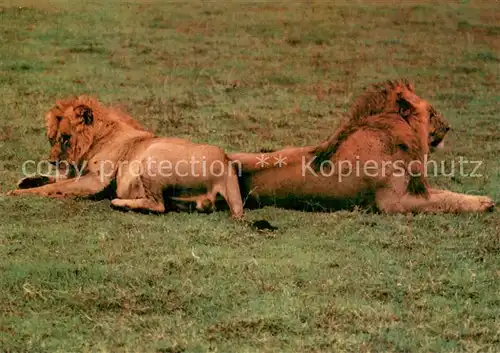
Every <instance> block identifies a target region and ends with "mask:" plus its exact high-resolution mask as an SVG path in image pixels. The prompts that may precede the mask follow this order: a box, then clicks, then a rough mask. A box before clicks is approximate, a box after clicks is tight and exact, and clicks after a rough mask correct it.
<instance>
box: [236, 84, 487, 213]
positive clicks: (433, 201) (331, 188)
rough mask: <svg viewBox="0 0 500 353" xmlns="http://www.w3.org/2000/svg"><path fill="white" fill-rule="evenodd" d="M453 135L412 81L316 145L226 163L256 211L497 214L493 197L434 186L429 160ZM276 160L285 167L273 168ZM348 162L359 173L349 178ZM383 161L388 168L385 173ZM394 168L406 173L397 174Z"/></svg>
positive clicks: (376, 92)
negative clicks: (234, 168) (236, 165)
mask: <svg viewBox="0 0 500 353" xmlns="http://www.w3.org/2000/svg"><path fill="white" fill-rule="evenodd" d="M448 130H449V124H448V123H447V122H446V120H445V119H444V118H443V117H442V116H441V115H439V114H438V113H437V112H436V111H435V109H434V108H433V107H432V106H431V105H430V104H429V103H428V102H427V101H425V100H423V99H421V98H420V97H418V96H417V95H416V94H415V92H414V89H413V86H412V85H411V84H410V83H409V82H408V81H407V80H399V81H390V82H386V83H384V84H380V85H375V86H374V88H372V89H370V90H368V91H367V92H366V93H365V94H363V95H362V96H361V97H360V98H359V99H358V100H357V101H356V103H355V104H354V105H353V108H352V110H351V116H350V119H348V120H346V121H345V122H343V124H342V125H341V126H340V127H339V128H338V129H337V131H336V132H335V133H334V134H333V135H332V136H331V137H330V138H328V139H327V140H326V141H324V142H322V143H321V144H319V145H317V146H306V147H297V148H293V147H291V148H285V149H282V150H278V151H274V152H270V153H234V154H230V155H229V157H230V158H231V159H232V160H235V161H239V162H240V164H241V166H242V171H243V173H244V174H243V176H242V178H241V179H240V188H241V189H242V191H243V198H244V199H245V200H247V202H249V201H256V203H257V204H259V205H266V204H271V205H278V206H283V207H287V208H297V207H305V206H311V205H312V204H316V205H317V207H316V208H317V209H339V208H346V207H349V208H351V207H355V206H371V207H375V208H376V209H378V210H380V211H382V212H387V213H406V212H427V213H440V212H483V211H488V210H492V209H493V208H494V202H493V201H492V200H491V199H490V198H488V197H484V196H473V195H463V194H457V193H453V192H450V191H445V190H436V189H432V188H431V187H430V186H429V184H428V181H427V178H426V176H425V174H424V171H425V170H424V168H423V166H424V163H423V162H424V157H425V156H426V155H428V153H429V151H430V148H431V147H436V146H437V145H438V144H439V143H440V142H441V141H442V139H443V138H444V136H445V135H446V133H447V131H448ZM262 160H265V161H267V163H261V162H260V161H262ZM278 160H281V161H284V163H285V165H282V166H279V165H276V163H275V162H276V161H278ZM315 162H316V163H315ZM346 162H348V163H349V165H350V166H351V167H353V168H354V167H356V166H361V168H358V169H357V172H352V173H346V170H345V166H346ZM357 163H358V164H357ZM367 163H376V165H377V166H378V168H379V170H377V171H376V172H375V173H374V172H373V170H371V171H370V173H368V172H367V171H366V170H363V168H362V167H363V166H366V165H368V164H367ZM384 163H385V165H386V166H388V167H386V169H383V171H384V172H382V170H381V168H380V167H381V166H383V165H384ZM396 163H400V164H398V167H399V166H400V167H401V168H398V169H396V168H395V167H394V166H395V165H396ZM325 166H327V167H330V168H326V170H325V168H324V167H325ZM332 166H334V169H333V171H332V169H331V167H332ZM342 166H344V169H342V168H341V167H342ZM391 166H392V168H391ZM347 172H348V171H347Z"/></svg>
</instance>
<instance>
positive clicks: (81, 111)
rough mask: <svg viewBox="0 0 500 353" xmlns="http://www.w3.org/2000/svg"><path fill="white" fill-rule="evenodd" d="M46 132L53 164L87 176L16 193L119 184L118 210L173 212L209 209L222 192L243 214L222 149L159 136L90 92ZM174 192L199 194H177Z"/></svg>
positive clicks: (56, 113)
mask: <svg viewBox="0 0 500 353" xmlns="http://www.w3.org/2000/svg"><path fill="white" fill-rule="evenodd" d="M46 128H47V137H48V139H49V141H50V143H51V152H50V160H51V161H53V162H54V163H60V162H66V163H69V164H70V165H71V166H72V167H73V169H74V170H76V171H77V172H78V173H80V174H79V175H76V176H74V175H72V176H71V177H68V178H59V179H57V178H45V179H42V180H43V181H44V182H46V185H42V186H38V187H32V188H29V187H28V188H22V189H21V188H18V189H16V190H13V191H11V192H10V194H11V195H22V194H36V195H42V196H48V197H67V196H92V195H95V194H98V193H100V192H101V191H103V190H104V189H105V188H107V187H109V186H110V185H111V183H112V182H116V190H115V191H116V196H117V197H116V198H115V199H113V200H112V205H113V206H115V207H117V208H122V209H132V210H138V211H154V212H165V211H168V209H166V208H165V205H166V204H177V205H179V204H183V203H185V202H191V201H192V202H194V203H196V208H197V209H198V210H199V211H202V212H206V211H210V210H213V205H215V201H216V197H217V195H219V194H220V195H221V196H222V197H223V198H224V199H225V200H226V201H227V204H228V205H229V208H230V211H231V215H232V216H233V217H234V218H241V217H242V216H243V203H242V200H241V195H240V190H239V186H238V177H237V174H236V170H235V168H234V166H232V165H231V163H230V161H229V160H228V158H227V156H226V154H225V153H224V151H223V150H222V149H221V148H219V147H217V146H212V145H206V144H195V143H193V142H191V141H188V140H183V139H178V138H165V137H158V136H155V135H154V134H153V133H152V132H150V131H147V129H145V128H143V127H142V126H141V125H140V124H139V123H138V122H136V121H135V120H134V119H133V118H131V117H130V116H128V115H127V114H126V113H124V112H122V111H120V110H118V109H115V108H112V107H106V106H104V105H102V104H101V103H100V102H99V101H98V100H97V99H96V98H93V97H89V96H84V95H83V96H79V97H73V98H68V99H64V100H60V101H58V102H57V104H56V105H55V106H54V107H53V108H52V109H51V110H50V111H49V112H48V114H47V116H46ZM192 161H196V162H195V163H194V166H193V163H192ZM189 163H192V164H191V165H190V164H189ZM210 167H211V168H210ZM165 168H166V169H165ZM176 168H177V169H176ZM161 174H162V175H161ZM42 178H43V177H42ZM28 184H29V181H26V180H24V184H23V180H22V181H21V182H20V183H19V185H28ZM35 184H36V183H35ZM168 189H185V190H197V191H196V192H195V193H197V194H195V195H194V196H193V195H192V194H190V195H189V196H186V195H185V194H184V195H183V194H182V193H181V194H179V195H176V196H172V195H170V196H169V195H167V194H166V190H168ZM200 190H201V191H200ZM166 198H169V200H166Z"/></svg>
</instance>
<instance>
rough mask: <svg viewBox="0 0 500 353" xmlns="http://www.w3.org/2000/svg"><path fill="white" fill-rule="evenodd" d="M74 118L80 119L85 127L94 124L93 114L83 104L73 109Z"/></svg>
mask: <svg viewBox="0 0 500 353" xmlns="http://www.w3.org/2000/svg"><path fill="white" fill-rule="evenodd" d="M74 110H75V114H76V116H77V117H78V118H79V119H81V120H82V121H83V122H84V123H85V125H90V124H92V123H93V122H94V112H93V111H92V109H91V108H90V107H89V106H86V105H84V104H82V105H79V106H78V107H76V108H75V109H74Z"/></svg>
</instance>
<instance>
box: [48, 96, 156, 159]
mask: <svg viewBox="0 0 500 353" xmlns="http://www.w3.org/2000/svg"><path fill="white" fill-rule="evenodd" d="M118 125H121V126H126V127H128V128H130V129H134V130H140V131H147V130H146V129H145V128H144V127H143V126H141V125H140V124H139V123H138V122H137V121H136V120H134V119H133V118H131V117H130V116H128V115H127V114H125V113H124V112H122V111H120V110H118V109H116V108H111V107H105V106H103V105H101V103H100V102H99V101H98V100H97V99H96V98H94V97H90V96H86V95H81V96H78V97H71V98H66V99H62V100H59V101H57V102H56V104H55V105H54V106H53V107H52V109H51V110H50V111H49V112H48V113H47V114H46V129H47V138H48V139H49V142H50V145H51V149H50V157H49V161H50V162H51V163H52V164H54V165H56V166H58V167H59V168H63V169H64V168H65V167H68V166H69V167H76V166H78V165H80V164H81V162H82V161H83V159H84V157H85V155H86V154H87V153H88V151H89V149H90V148H91V146H92V143H93V142H94V140H95V139H96V137H97V136H98V137H99V138H102V137H103V136H105V135H106V134H108V133H110V132H112V131H114V129H116V127H117V126H118ZM63 162H64V163H63Z"/></svg>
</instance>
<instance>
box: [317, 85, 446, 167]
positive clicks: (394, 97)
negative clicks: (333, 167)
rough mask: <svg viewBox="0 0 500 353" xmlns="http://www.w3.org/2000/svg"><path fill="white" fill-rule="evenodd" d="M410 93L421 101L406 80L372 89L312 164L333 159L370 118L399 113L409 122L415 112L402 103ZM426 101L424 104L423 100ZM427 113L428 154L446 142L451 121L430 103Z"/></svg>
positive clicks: (358, 100) (363, 95)
mask: <svg viewBox="0 0 500 353" xmlns="http://www.w3.org/2000/svg"><path fill="white" fill-rule="evenodd" d="M409 93H411V95H412V96H414V97H415V99H421V98H420V97H418V96H417V95H416V93H415V90H414V88H413V84H412V83H410V81H408V80H407V79H404V78H403V79H400V80H389V81H385V82H381V83H375V84H372V85H371V86H369V87H368V88H367V89H366V90H365V92H364V93H363V94H362V95H361V96H360V97H358V99H356V101H355V102H354V103H353V104H352V106H351V108H350V113H349V115H348V118H347V119H346V120H345V121H344V122H343V123H342V125H341V126H340V127H339V128H338V129H337V131H336V132H335V134H334V135H332V136H331V137H330V138H328V139H327V140H326V141H325V142H324V143H322V144H321V145H319V146H318V147H317V148H316V149H315V150H314V153H315V154H316V156H317V159H316V160H315V162H314V163H313V164H314V165H318V164H319V163H322V162H323V161H325V160H328V159H330V158H331V157H332V156H333V155H334V154H335V152H336V151H337V149H338V148H339V146H340V144H341V143H342V142H343V141H345V140H346V139H347V138H348V137H349V135H350V134H351V133H353V132H354V131H356V130H357V128H358V127H359V126H361V125H363V124H364V121H365V120H366V119H367V118H370V117H373V116H377V115H379V114H382V113H396V112H397V113H398V114H399V115H400V116H401V117H403V118H406V117H408V116H409V115H411V114H412V111H413V109H410V108H411V107H410V106H409V105H408V103H407V102H405V100H402V99H401V95H402V94H409ZM422 101H423V100H422ZM425 109H426V112H427V117H426V119H425V120H426V127H425V131H426V133H427V136H426V138H425V140H426V141H427V143H428V146H426V150H429V149H433V148H435V147H437V146H438V145H439V144H440V143H441V142H442V141H443V139H444V137H445V135H446V133H447V132H448V131H449V129H450V124H449V123H448V121H447V120H446V119H445V118H444V117H443V116H442V115H441V114H440V113H439V112H438V111H437V110H436V109H435V108H434V107H433V106H432V105H431V104H430V103H428V102H427V101H426V102H425Z"/></svg>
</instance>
